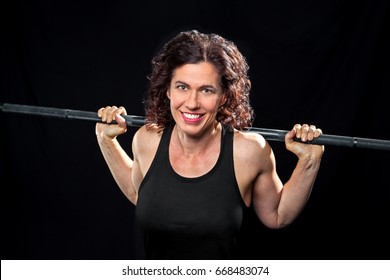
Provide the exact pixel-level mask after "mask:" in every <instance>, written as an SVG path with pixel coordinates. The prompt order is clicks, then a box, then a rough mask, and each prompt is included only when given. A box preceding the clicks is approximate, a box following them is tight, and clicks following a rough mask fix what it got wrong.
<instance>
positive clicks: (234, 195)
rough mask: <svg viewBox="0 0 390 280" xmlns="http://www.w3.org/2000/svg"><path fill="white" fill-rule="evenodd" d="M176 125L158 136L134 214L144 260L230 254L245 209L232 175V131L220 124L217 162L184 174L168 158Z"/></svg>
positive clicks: (233, 253)
mask: <svg viewBox="0 0 390 280" xmlns="http://www.w3.org/2000/svg"><path fill="white" fill-rule="evenodd" d="M173 126H174V125H170V126H168V127H167V128H166V129H165V130H164V131H163V135H162V137H161V140H160V143H159V146H158V149H157V152H156V155H155V157H154V159H153V162H152V164H151V166H150V168H149V170H148V172H147V174H146V175H145V178H144V179H143V181H142V183H141V185H140V188H139V195H138V201H137V207H136V218H137V221H138V223H139V226H140V229H141V231H142V232H143V238H144V245H145V258H146V259H234V258H235V254H236V253H237V237H238V233H239V230H240V228H241V226H242V222H243V216H244V212H245V210H246V209H247V207H246V205H245V203H244V201H243V199H242V197H241V194H240V191H239V188H238V185H237V181H236V177H235V174H234V167H233V132H231V131H229V130H228V129H225V128H223V130H222V137H221V151H220V155H219V158H218V160H217V163H216V164H215V166H214V167H213V168H212V169H211V170H210V171H209V172H208V173H206V174H204V175H202V176H200V177H197V178H186V177H183V176H180V175H179V174H177V173H176V172H175V171H174V170H173V168H172V166H171V164H170V161H169V142H170V139H171V134H172V130H173Z"/></svg>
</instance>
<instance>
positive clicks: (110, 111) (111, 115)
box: [106, 106, 118, 123]
mask: <svg viewBox="0 0 390 280" xmlns="http://www.w3.org/2000/svg"><path fill="white" fill-rule="evenodd" d="M106 109H107V120H106V121H107V123H112V121H113V120H114V119H115V114H116V111H117V110H118V107H116V106H107V107H106Z"/></svg>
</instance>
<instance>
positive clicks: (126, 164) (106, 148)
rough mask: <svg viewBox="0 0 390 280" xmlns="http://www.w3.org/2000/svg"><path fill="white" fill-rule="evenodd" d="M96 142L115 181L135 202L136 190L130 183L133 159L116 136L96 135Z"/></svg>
mask: <svg viewBox="0 0 390 280" xmlns="http://www.w3.org/2000/svg"><path fill="white" fill-rule="evenodd" d="M97 139H98V144H99V147H100V150H101V152H102V154H103V157H104V159H105V161H106V163H107V165H108V168H109V169H110V171H111V174H112V176H113V177H114V180H115V182H116V183H117V185H118V186H119V188H120V189H121V191H122V192H123V193H124V194H125V196H126V197H127V198H128V199H129V200H130V201H131V202H132V203H133V204H135V203H136V192H135V190H134V187H133V184H132V178H131V174H132V167H133V160H132V159H131V158H130V157H129V156H128V155H127V153H126V152H125V151H124V150H123V148H122V147H121V145H120V144H119V142H118V140H117V139H116V138H114V139H106V138H104V137H98V138H97Z"/></svg>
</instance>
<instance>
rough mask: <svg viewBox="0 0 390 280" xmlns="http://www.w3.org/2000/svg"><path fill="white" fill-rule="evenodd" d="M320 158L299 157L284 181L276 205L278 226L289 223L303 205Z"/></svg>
mask: <svg viewBox="0 0 390 280" xmlns="http://www.w3.org/2000/svg"><path fill="white" fill-rule="evenodd" d="M320 163H321V160H320V159H300V160H299V161H298V162H297V165H296V167H295V169H294V171H293V173H292V175H291V177H290V179H289V180H288V181H287V182H286V183H285V185H284V187H283V190H282V194H281V198H280V203H279V206H278V214H277V217H278V222H277V224H278V227H283V226H286V225H288V224H291V223H292V222H293V221H294V220H295V219H296V218H297V217H298V215H299V214H300V213H301V211H302V210H303V208H304V207H305V205H306V203H307V201H308V199H309V197H310V194H311V191H312V188H313V185H314V182H315V180H316V177H317V174H318V171H319V168H320Z"/></svg>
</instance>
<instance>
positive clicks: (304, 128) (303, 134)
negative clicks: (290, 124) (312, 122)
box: [301, 124, 310, 142]
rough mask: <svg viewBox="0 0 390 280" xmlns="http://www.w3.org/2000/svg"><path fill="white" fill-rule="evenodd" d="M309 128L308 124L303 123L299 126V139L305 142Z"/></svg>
mask: <svg viewBox="0 0 390 280" xmlns="http://www.w3.org/2000/svg"><path fill="white" fill-rule="evenodd" d="M309 130H310V126H309V125H308V124H303V125H302V127H301V140H302V141H303V142H305V141H306V140H307V138H308V133H309Z"/></svg>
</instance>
